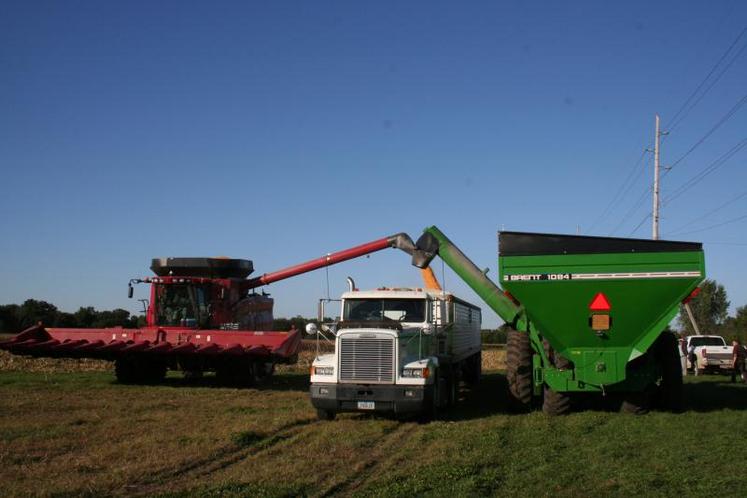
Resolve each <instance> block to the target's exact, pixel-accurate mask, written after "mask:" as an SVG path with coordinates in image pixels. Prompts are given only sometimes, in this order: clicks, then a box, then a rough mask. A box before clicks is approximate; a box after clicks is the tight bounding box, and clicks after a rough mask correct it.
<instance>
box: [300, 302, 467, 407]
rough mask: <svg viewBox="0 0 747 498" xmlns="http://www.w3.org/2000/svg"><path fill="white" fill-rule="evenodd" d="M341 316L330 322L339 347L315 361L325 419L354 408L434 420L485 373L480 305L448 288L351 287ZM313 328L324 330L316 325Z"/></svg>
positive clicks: (315, 385)
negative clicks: (462, 387)
mask: <svg viewBox="0 0 747 498" xmlns="http://www.w3.org/2000/svg"><path fill="white" fill-rule="evenodd" d="M320 314H321V315H322V316H323V311H322V312H321V313H320ZM341 316H342V320H341V321H339V322H337V323H336V324H334V325H332V326H331V327H329V326H326V325H325V326H324V327H323V329H326V335H329V336H331V340H332V341H334V345H335V350H334V352H333V353H331V354H320V355H318V356H317V357H316V358H315V359H314V362H313V364H312V367H311V389H310V391H311V403H312V404H313V405H314V407H315V408H316V409H317V414H318V416H319V418H321V419H323V420H332V419H334V418H335V415H336V414H337V413H339V412H349V411H375V412H390V413H395V414H403V413H420V414H423V415H425V416H426V417H427V418H432V417H433V416H435V412H436V411H437V409H438V408H440V407H445V406H449V405H451V404H453V403H454V402H455V401H456V397H457V396H456V393H457V388H458V384H459V381H460V380H461V379H464V380H465V381H467V382H472V383H474V382H477V380H478V379H479V378H480V366H481V354H480V324H481V316H480V308H478V307H477V306H474V305H472V304H469V303H467V302H466V301H462V300H461V299H458V298H457V297H455V296H454V295H452V294H450V293H448V292H441V291H432V290H427V289H425V290H424V289H402V288H398V289H391V288H381V289H376V290H373V291H358V290H351V291H350V292H346V293H345V294H343V295H342V315H341ZM307 332H308V333H310V334H324V332H323V331H320V330H318V329H317V327H316V325H314V324H309V325H308V326H307ZM318 337H319V336H318V335H317V340H318Z"/></svg>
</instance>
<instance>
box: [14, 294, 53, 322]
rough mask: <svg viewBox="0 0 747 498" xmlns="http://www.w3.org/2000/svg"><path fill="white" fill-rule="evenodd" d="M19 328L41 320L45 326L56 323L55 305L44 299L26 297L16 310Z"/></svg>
mask: <svg viewBox="0 0 747 498" xmlns="http://www.w3.org/2000/svg"><path fill="white" fill-rule="evenodd" d="M18 320H19V322H20V328H21V329H25V328H27V327H30V326H32V325H36V324H37V323H39V322H41V323H42V325H46V326H47V327H51V326H54V324H55V323H57V306H55V305H54V304H51V303H48V302H46V301H37V300H36V299H27V300H26V301H24V302H23V304H22V305H21V307H20V309H19V310H18Z"/></svg>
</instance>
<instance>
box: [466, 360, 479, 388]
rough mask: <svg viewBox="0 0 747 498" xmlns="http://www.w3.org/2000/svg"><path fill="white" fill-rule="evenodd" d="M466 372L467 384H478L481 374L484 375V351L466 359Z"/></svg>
mask: <svg viewBox="0 0 747 498" xmlns="http://www.w3.org/2000/svg"><path fill="white" fill-rule="evenodd" d="M464 373H465V375H464V380H465V381H466V382H467V384H470V385H472V386H476V385H477V384H479V383H480V376H481V375H482V352H479V353H475V354H473V355H472V356H470V357H469V358H468V359H467V360H466V361H465V365H464Z"/></svg>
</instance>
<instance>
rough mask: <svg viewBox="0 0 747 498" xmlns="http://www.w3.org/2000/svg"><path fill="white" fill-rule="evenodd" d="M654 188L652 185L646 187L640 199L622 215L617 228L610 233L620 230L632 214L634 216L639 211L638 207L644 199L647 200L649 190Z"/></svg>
mask: <svg viewBox="0 0 747 498" xmlns="http://www.w3.org/2000/svg"><path fill="white" fill-rule="evenodd" d="M652 190H653V188H652V187H648V188H646V189H645V190H644V191H643V192H642V193H641V195H640V196H639V197H638V200H637V201H636V202H635V204H633V207H631V208H630V209H629V210H628V211H627V212H626V213H625V215H624V216H623V217H622V219H621V220H620V221H619V222H618V224H617V225H616V226H615V229H614V230H612V231H611V232H610V235H614V234H615V233H616V232H617V231H618V230H620V227H622V226H623V225H624V224H625V222H626V221H628V219H630V217H631V216H633V215H634V214H635V213H636V212H638V209H639V208H640V207H641V204H643V201H645V200H646V197H647V196H648V194H649V192H651V191H652Z"/></svg>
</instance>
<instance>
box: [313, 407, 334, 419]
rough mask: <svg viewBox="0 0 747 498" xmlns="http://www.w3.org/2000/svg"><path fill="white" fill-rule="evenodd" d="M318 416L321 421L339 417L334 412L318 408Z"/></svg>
mask: <svg viewBox="0 0 747 498" xmlns="http://www.w3.org/2000/svg"><path fill="white" fill-rule="evenodd" d="M316 416H317V418H318V419H319V420H334V419H335V417H336V416H337V413H335V412H333V411H332V410H323V409H322V408H317V410H316Z"/></svg>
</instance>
